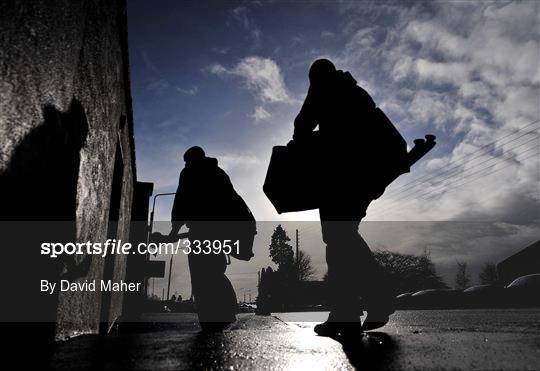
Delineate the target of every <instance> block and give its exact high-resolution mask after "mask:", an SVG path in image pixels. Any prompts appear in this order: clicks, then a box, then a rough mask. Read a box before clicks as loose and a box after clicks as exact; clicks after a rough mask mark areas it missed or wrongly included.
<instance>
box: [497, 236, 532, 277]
mask: <svg viewBox="0 0 540 371" xmlns="http://www.w3.org/2000/svg"><path fill="white" fill-rule="evenodd" d="M497 272H498V274H499V280H500V281H501V283H503V284H505V285H507V284H509V283H510V282H512V281H513V280H514V279H516V278H518V277H520V276H525V275H527V274H533V273H540V240H539V241H536V242H535V243H533V244H532V245H530V246H527V247H526V248H524V249H523V250H521V251H519V252H518V253H516V254H514V255H512V256H510V257H508V258H506V259H505V260H503V261H502V262H500V263H499V264H497Z"/></svg>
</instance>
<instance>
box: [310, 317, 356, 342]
mask: <svg viewBox="0 0 540 371" xmlns="http://www.w3.org/2000/svg"><path fill="white" fill-rule="evenodd" d="M313 330H314V331H315V333H317V335H319V336H326V337H331V338H337V337H341V338H353V337H358V336H361V335H362V332H363V329H362V323H361V322H360V321H355V322H330V321H326V322H324V323H319V324H318V325H316V326H315V328H314V329H313Z"/></svg>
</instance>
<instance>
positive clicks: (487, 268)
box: [478, 263, 499, 285]
mask: <svg viewBox="0 0 540 371" xmlns="http://www.w3.org/2000/svg"><path fill="white" fill-rule="evenodd" d="M478 278H479V279H480V283H481V284H482V285H492V284H494V283H497V281H498V280H499V275H498V273H497V266H496V265H495V264H492V263H486V264H484V267H483V268H482V270H481V271H480V274H479V275H478Z"/></svg>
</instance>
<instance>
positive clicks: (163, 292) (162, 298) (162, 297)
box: [161, 287, 165, 301]
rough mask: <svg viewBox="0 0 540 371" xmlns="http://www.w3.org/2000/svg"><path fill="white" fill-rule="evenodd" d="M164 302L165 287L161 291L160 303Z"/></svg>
mask: <svg viewBox="0 0 540 371" xmlns="http://www.w3.org/2000/svg"><path fill="white" fill-rule="evenodd" d="M163 300H165V287H163V288H162V289H161V301H163Z"/></svg>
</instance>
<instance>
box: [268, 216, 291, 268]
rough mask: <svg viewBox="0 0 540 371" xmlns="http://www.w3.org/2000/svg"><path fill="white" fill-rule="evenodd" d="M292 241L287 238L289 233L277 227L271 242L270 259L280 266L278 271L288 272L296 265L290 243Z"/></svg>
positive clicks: (279, 226)
mask: <svg viewBox="0 0 540 371" xmlns="http://www.w3.org/2000/svg"><path fill="white" fill-rule="evenodd" d="M290 240H291V239H290V238H289V236H287V232H285V230H284V229H283V228H282V227H281V224H279V225H278V226H277V228H276V229H275V230H274V233H272V238H271V241H270V258H272V261H273V262H274V263H276V264H277V265H278V270H280V271H283V270H288V269H290V268H291V267H292V265H293V263H294V252H293V248H292V246H291V245H290V244H289V243H288V242H289V241H290Z"/></svg>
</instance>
